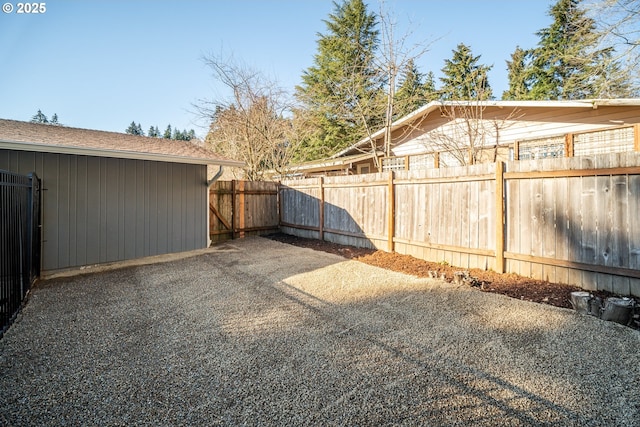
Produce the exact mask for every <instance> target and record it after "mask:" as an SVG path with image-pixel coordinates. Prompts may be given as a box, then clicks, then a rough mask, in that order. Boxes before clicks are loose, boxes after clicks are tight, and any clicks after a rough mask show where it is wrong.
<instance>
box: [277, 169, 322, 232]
mask: <svg viewBox="0 0 640 427" xmlns="http://www.w3.org/2000/svg"><path fill="white" fill-rule="evenodd" d="M321 200H322V178H307V179H300V180H292V181H283V182H282V183H281V185H280V226H281V229H282V231H284V232H285V233H288V234H292V235H294V236H299V237H306V238H312V239H319V238H320V234H321V231H322V228H321V222H320V217H321V214H322V212H321Z"/></svg>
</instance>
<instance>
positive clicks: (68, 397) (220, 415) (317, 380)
mask: <svg viewBox="0 0 640 427" xmlns="http://www.w3.org/2000/svg"><path fill="white" fill-rule="evenodd" d="M639 349H640V332H639V331H634V330H632V329H629V328H625V327H623V326H620V325H617V324H614V323H610V322H605V321H602V320H598V319H595V318H593V317H588V316H583V315H579V314H576V313H574V312H572V311H570V310H565V309H558V308H555V307H551V306H545V305H538V304H533V303H528V302H523V301H518V300H514V299H510V298H507V297H504V296H501V295H496V294H488V293H482V292H480V291H477V290H474V289H470V288H464V287H455V286H454V285H451V284H447V283H444V282H441V281H438V280H433V279H417V278H414V277H411V276H406V275H402V274H399V273H394V272H389V271H386V270H382V269H379V268H375V267H371V266H368V265H365V264H361V263H358V262H356V261H346V260H344V259H343V258H340V257H337V256H334V255H330V254H326V253H322V252H314V251H312V250H309V249H302V248H297V247H294V246H289V245H285V244H282V243H278V242H274V241H271V240H267V239H262V238H250V239H245V240H240V241H233V242H229V243H224V244H221V245H217V246H214V247H213V248H211V249H210V250H208V251H206V253H201V254H199V255H197V256H194V257H190V258H185V259H182V260H174V261H170V262H166V263H161V264H155V265H143V266H137V267H128V268H124V269H119V270H113V271H106V272H101V273H96V274H90V275H84V276H76V277H71V278H59V279H53V280H49V281H47V282H44V283H42V284H40V285H39V286H37V287H36V289H35V290H34V292H33V294H32V297H31V300H30V301H29V303H28V304H27V306H26V307H25V309H24V310H23V312H22V314H21V315H20V318H19V320H18V321H17V322H16V323H15V324H14V325H13V326H12V327H11V328H10V330H9V331H8V332H7V334H6V335H5V336H4V338H3V339H2V340H0V374H1V375H0V390H1V393H0V424H1V425H20V426H22V425H154V426H156V425H432V426H440V425H442V426H454V425H464V426H467V425H474V426H475V425H480V426H482V425H487V426H494V425H535V426H538V425H554V426H555V425H567V426H634V425H635V426H640V357H639Z"/></svg>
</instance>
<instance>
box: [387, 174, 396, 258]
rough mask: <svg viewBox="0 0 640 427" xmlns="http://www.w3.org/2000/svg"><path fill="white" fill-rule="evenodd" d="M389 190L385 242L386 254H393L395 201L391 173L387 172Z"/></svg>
mask: <svg viewBox="0 0 640 427" xmlns="http://www.w3.org/2000/svg"><path fill="white" fill-rule="evenodd" d="M388 187H389V189H388V191H387V192H388V198H387V214H388V218H387V220H388V229H389V232H388V240H387V250H388V252H394V251H395V247H394V244H393V237H394V235H395V225H396V221H395V220H396V218H395V217H396V206H395V205H396V201H395V191H394V190H395V189H394V187H393V171H392V170H390V171H389V186H388Z"/></svg>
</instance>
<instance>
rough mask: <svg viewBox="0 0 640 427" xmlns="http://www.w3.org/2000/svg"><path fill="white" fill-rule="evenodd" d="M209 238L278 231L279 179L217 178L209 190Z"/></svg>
mask: <svg viewBox="0 0 640 427" xmlns="http://www.w3.org/2000/svg"><path fill="white" fill-rule="evenodd" d="M209 213H210V215H209V235H210V237H211V240H212V241H214V242H215V241H221V240H228V239H235V238H238V237H244V236H245V235H251V234H266V233H270V232H275V231H278V229H279V223H278V183H277V182H265V181H237V180H234V181H217V182H215V183H214V184H213V186H212V187H211V189H210V190H209Z"/></svg>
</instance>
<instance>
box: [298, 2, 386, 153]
mask: <svg viewBox="0 0 640 427" xmlns="http://www.w3.org/2000/svg"><path fill="white" fill-rule="evenodd" d="M324 22H325V24H326V26H327V31H326V33H324V34H319V36H318V37H319V38H318V42H317V43H318V53H317V54H316V55H315V57H314V64H313V65H312V66H311V67H309V68H308V69H307V70H306V71H305V72H304V73H303V75H302V84H301V85H300V86H298V87H297V88H296V95H297V97H298V99H299V100H300V101H301V103H302V105H303V110H304V111H305V112H306V113H307V114H308V116H307V118H308V119H309V121H310V122H311V123H312V124H313V125H314V127H315V129H316V132H314V135H313V136H312V137H311V138H309V139H308V140H307V141H306V143H305V144H304V145H305V146H304V147H303V148H302V149H301V150H300V152H301V153H304V156H305V157H306V159H302V160H309V159H313V158H320V157H324V156H326V155H328V154H332V153H334V152H336V151H338V150H340V149H342V148H345V147H347V146H348V145H350V144H352V143H353V142H354V141H356V140H358V139H359V138H361V137H362V136H363V135H364V134H363V132H362V127H361V126H360V123H358V120H357V118H356V117H354V115H353V114H350V113H349V112H350V111H353V110H354V109H356V108H358V107H359V105H358V104H359V103H361V102H369V100H372V99H375V98H376V97H377V96H380V95H379V93H380V91H381V86H382V83H381V82H380V81H379V79H378V78H377V77H376V70H375V67H374V55H375V51H376V49H377V47H378V43H379V40H378V35H379V34H378V30H377V28H376V27H377V20H376V15H375V14H374V13H370V12H368V11H367V6H366V4H365V3H364V2H363V1H362V0H345V1H343V2H342V3H341V4H338V3H335V2H334V13H332V14H330V15H329V18H328V19H327V20H325V21H324ZM301 111H302V110H301ZM371 119H372V122H375V120H376V118H371Z"/></svg>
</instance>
